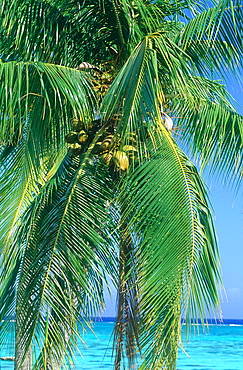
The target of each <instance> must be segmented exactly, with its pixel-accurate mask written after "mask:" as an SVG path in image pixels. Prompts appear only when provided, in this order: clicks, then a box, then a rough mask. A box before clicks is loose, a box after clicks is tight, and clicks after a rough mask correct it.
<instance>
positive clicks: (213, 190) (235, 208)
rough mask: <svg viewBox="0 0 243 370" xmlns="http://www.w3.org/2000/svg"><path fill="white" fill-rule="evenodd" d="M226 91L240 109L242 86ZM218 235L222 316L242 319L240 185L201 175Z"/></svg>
mask: <svg viewBox="0 0 243 370" xmlns="http://www.w3.org/2000/svg"><path fill="white" fill-rule="evenodd" d="M227 87H228V91H229V92H230V93H231V94H232V95H233V97H234V98H235V99H236V100H237V101H238V103H239V104H240V105H241V106H242V108H240V107H238V108H237V110H238V112H239V113H241V114H242V115H243V85H242V86H241V85H240V84H239V83H237V82H236V81H235V80H234V79H232V78H231V79H230V81H229V83H228V86H227ZM203 177H204V180H205V182H206V184H207V186H208V191H209V197H210V200H211V202H212V206H213V215H214V221H215V225H216V231H217V236H218V244H219V251H220V256H221V266H222V275H223V282H224V291H222V293H221V296H222V315H223V318H225V319H243V186H242V187H241V190H240V191H239V192H238V194H235V191H233V190H230V189H228V188H226V187H224V186H223V185H222V184H221V183H220V182H219V181H216V179H214V178H213V177H212V176H208V175H204V176H203ZM115 302H116V297H115V295H114V296H113V299H112V301H111V302H110V300H108V301H107V310H106V312H105V313H104V315H103V316H115Z"/></svg>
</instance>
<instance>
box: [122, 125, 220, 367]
mask: <svg viewBox="0 0 243 370" xmlns="http://www.w3.org/2000/svg"><path fill="white" fill-rule="evenodd" d="M154 135H155V134H154V133H153V136H154ZM157 140H160V147H158V148H157V149H156V152H154V149H152V148H151V150H152V152H151V157H150V158H148V160H147V161H145V162H144V163H143V164H140V166H139V167H138V168H137V169H135V171H134V172H133V173H132V174H131V176H130V177H128V182H125V185H124V188H123V192H122V198H121V203H122V204H123V205H127V206H126V211H125V212H124V218H125V219H126V220H129V230H130V232H132V233H133V234H134V235H136V236H137V238H138V239H139V240H140V245H139V250H138V252H137V259H138V261H139V264H140V269H139V293H140V297H139V306H140V317H141V318H142V319H141V333H140V335H141V338H140V345H141V347H142V348H143V350H144V358H145V360H144V362H143V364H142V365H141V369H155V368H160V367H162V368H163V367H165V368H170V369H174V368H175V364H176V362H175V361H176V357H177V347H178V344H179V343H180V326H181V316H182V315H184V314H188V312H190V313H191V312H192V313H193V314H194V315H195V314H199V315H200V317H201V318H202V319H204V318H205V317H206V316H207V312H208V310H209V311H210V310H211V309H212V308H213V307H215V305H218V304H219V300H218V295H217V288H218V283H219V282H220V278H219V270H218V268H219V266H218V252H217V246H216V240H215V236H214V232H213V229H212V218H211V215H210V211H209V209H208V206H207V201H206V195H205V190H204V188H203V185H202V183H201V180H200V178H199V175H198V174H197V171H196V169H195V167H194V166H192V164H190V162H189V161H188V159H187V158H186V157H185V155H184V154H183V153H182V152H180V150H179V149H178V147H177V146H176V145H175V143H174V142H173V141H172V139H171V138H170V136H169V134H167V133H166V130H165V129H164V134H163V132H162V134H161V138H160V139H158V138H157ZM157 142H158V141H157ZM153 152H154V154H152V153H153ZM207 271H208V272H207ZM209 271H210V272H209ZM195 284H196V285H195ZM150 310H152V311H153V315H152V316H150V315H149V312H150Z"/></svg>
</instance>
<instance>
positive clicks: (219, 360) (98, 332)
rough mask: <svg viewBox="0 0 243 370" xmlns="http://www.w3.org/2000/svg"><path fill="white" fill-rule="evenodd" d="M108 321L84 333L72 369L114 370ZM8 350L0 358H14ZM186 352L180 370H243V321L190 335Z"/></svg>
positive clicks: (8, 368) (9, 367)
mask: <svg viewBox="0 0 243 370" xmlns="http://www.w3.org/2000/svg"><path fill="white" fill-rule="evenodd" d="M106 320H107V321H102V322H97V323H95V327H94V328H95V334H94V333H92V332H90V331H85V332H84V333H81V334H83V336H84V340H85V342H86V345H87V347H86V346H84V345H83V344H82V343H81V341H80V342H79V352H78V353H77V355H76V362H75V365H74V366H73V370H91V369H92V370H104V369H105V370H113V362H112V358H111V357H112V339H111V336H112V332H113V329H114V322H111V321H109V319H106ZM195 331H197V332H198V330H195ZM9 347H10V346H9V345H8V348H6V349H5V350H2V351H1V352H0V356H11V355H12V354H11V353H10V352H11V350H10V348H9ZM185 350H186V353H187V354H185V353H184V352H182V350H180V351H179V359H178V363H177V370H243V320H235V321H229V322H228V323H227V324H226V323H224V324H220V325H210V327H209V329H208V330H207V331H206V332H202V331H201V330H199V333H197V335H194V334H191V336H190V339H189V341H188V342H187V344H186V346H185ZM0 370H13V362H11V361H0Z"/></svg>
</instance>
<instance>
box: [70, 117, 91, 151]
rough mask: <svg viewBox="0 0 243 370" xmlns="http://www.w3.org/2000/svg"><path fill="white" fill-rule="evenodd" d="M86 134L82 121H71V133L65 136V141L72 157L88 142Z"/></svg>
mask: <svg viewBox="0 0 243 370" xmlns="http://www.w3.org/2000/svg"><path fill="white" fill-rule="evenodd" d="M88 137H89V135H88V132H87V131H86V130H85V128H84V124H83V122H82V121H79V120H73V122H72V131H71V132H69V133H68V134H67V135H66V136H65V141H66V142H67V143H68V144H69V148H70V150H71V152H72V153H73V154H74V155H78V154H80V153H81V152H82V150H83V147H84V145H85V144H86V143H87V140H88Z"/></svg>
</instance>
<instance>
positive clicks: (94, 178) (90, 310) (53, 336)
mask: <svg viewBox="0 0 243 370" xmlns="http://www.w3.org/2000/svg"><path fill="white" fill-rule="evenodd" d="M63 171H64V172H66V175H65V176H63V175H64V173H63ZM60 175H61V176H62V177H60ZM58 177H59V180H58ZM105 184H106V185H105ZM104 185H105V188H106V190H105V189H103V188H102V186H104ZM45 188H46V189H45V190H44V191H43V192H41V193H40V196H39V198H37V200H36V202H35V203H33V206H32V210H31V209H30V212H29V216H28V217H30V219H29V220H28V223H27V225H30V228H28V226H26V227H24V229H23V235H22V237H24V238H26V235H27V242H25V241H24V243H26V245H25V247H24V254H23V258H22V259H23V260H22V264H21V270H20V272H19V274H20V278H19V283H18V288H17V297H16V299H17V309H16V320H17V322H16V325H17V337H16V341H17V348H18V350H17V352H16V361H17V363H20V362H21V361H22V360H23V358H24V356H25V355H26V348H29V346H30V344H31V342H32V339H33V336H34V335H35V331H36V330H37V325H38V326H39V329H40V328H41V329H42V330H41V334H42V338H43V340H44V347H45V349H43V352H42V361H44V360H45V358H44V357H43V356H46V355H47V358H48V361H49V362H53V363H54V364H55V363H56V364H57V361H60V356H61V358H62V356H63V355H64V354H65V353H70V352H72V351H71V347H70V345H71V344H72V343H73V341H72V338H73V335H74V334H75V328H74V327H73V323H74V322H75V321H77V320H78V319H79V315H80V314H81V315H82V316H83V317H84V318H89V317H92V316H95V314H96V312H97V310H100V309H101V308H102V307H103V305H104V301H103V285H104V284H105V281H106V274H107V273H108V275H111V274H113V275H114V271H115V270H114V263H115V254H114V251H113V249H112V245H110V246H109V247H108V248H109V249H108V250H107V249H106V248H107V247H106V245H107V242H106V237H105V235H106V231H105V230H106V224H105V222H106V217H107V216H106V211H105V202H106V200H107V199H109V187H108V186H107V183H106V177H105V178H104V179H103V177H102V173H100V174H99V173H98V172H97V171H96V170H95V167H94V165H90V166H86V168H85V170H83V169H82V166H81V168H79V165H78V163H76V165H75V164H72V163H71V161H70V158H69V157H67V158H66V160H65V161H64V163H63V165H62V167H61V168H60V170H59V173H57V175H56V176H55V177H54V178H53V179H52V181H51V183H50V185H49V186H48V185H46V187H45ZM55 189H56V190H55ZM107 227H108V226H107ZM102 234H103V235H104V236H102ZM20 240H21V239H20ZM104 272H105V273H106V274H105V273H104ZM62 285H63V287H62ZM30 301H31V302H32V304H31V305H29V302H30ZM75 302H76V303H75ZM48 310H49V311H50V315H49V324H48V326H49V329H50V330H49V329H48V332H47V336H45V333H46V325H47V323H46V315H47V312H48ZM23 323H25V325H23ZM27 323H28V325H27ZM64 332H65V333H66V334H67V337H68V339H67V338H66V342H67V343H66V347H65V345H64V343H65V341H63V333H64ZM39 334H40V333H39ZM76 334H77V333H76ZM69 339H70V343H69ZM40 342H41V341H40ZM48 343H52V345H51V347H49V345H48ZM52 347H53V348H52ZM48 351H50V352H48ZM48 354H49V355H48ZM58 359H59V360H58ZM38 361H40V360H38ZM58 363H59V362H58Z"/></svg>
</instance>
